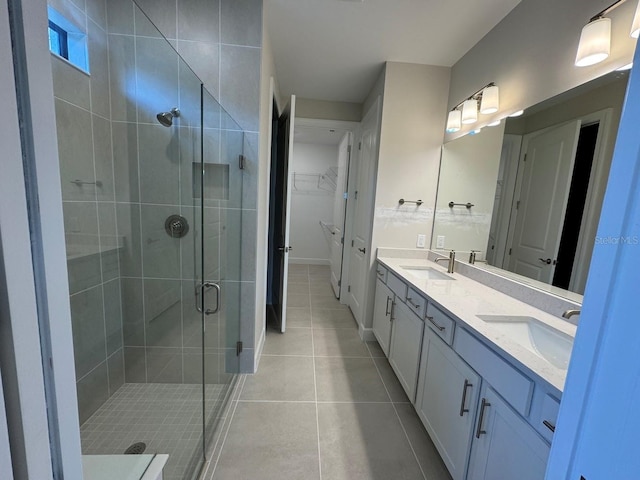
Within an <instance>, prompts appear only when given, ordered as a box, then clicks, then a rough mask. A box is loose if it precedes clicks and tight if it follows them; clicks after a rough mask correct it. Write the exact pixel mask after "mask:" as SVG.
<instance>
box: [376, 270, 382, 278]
mask: <svg viewBox="0 0 640 480" xmlns="http://www.w3.org/2000/svg"><path fill="white" fill-rule="evenodd" d="M376 273H377V274H378V276H379V277H384V272H383V271H381V270H376Z"/></svg>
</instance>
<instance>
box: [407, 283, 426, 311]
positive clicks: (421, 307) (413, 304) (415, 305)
mask: <svg viewBox="0 0 640 480" xmlns="http://www.w3.org/2000/svg"><path fill="white" fill-rule="evenodd" d="M407 307H409V310H411V311H412V312H413V313H415V314H416V315H418V316H419V317H420V318H424V312H425V308H426V307H427V301H426V300H425V299H424V297H423V296H422V295H421V294H420V293H418V292H416V291H415V290H414V289H413V288H409V291H408V292H407Z"/></svg>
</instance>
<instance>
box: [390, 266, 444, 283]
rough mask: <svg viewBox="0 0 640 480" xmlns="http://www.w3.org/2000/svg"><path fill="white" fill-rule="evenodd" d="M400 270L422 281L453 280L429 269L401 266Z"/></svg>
mask: <svg viewBox="0 0 640 480" xmlns="http://www.w3.org/2000/svg"><path fill="white" fill-rule="evenodd" d="M400 268H402V269H403V270H404V271H405V272H408V273H410V274H411V275H414V276H416V277H418V278H421V279H424V280H455V278H453V277H450V276H449V275H445V274H444V273H442V272H440V271H438V270H435V269H433V268H431V267H416V266H413V267H412V266H406V267H404V266H401V267H400Z"/></svg>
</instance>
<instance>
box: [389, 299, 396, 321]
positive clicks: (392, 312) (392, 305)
mask: <svg viewBox="0 0 640 480" xmlns="http://www.w3.org/2000/svg"><path fill="white" fill-rule="evenodd" d="M395 309H396V302H395V301H391V316H390V317H389V320H395V318H393V314H394V311H395Z"/></svg>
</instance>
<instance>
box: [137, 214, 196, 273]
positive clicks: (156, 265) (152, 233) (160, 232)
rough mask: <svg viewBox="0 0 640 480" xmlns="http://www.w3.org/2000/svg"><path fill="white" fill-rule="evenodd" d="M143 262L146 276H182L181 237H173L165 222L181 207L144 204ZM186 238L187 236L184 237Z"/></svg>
mask: <svg viewBox="0 0 640 480" xmlns="http://www.w3.org/2000/svg"><path fill="white" fill-rule="evenodd" d="M141 212H142V262H143V271H144V276H145V277H146V278H149V277H151V278H175V279H178V278H180V242H181V240H182V239H180V238H172V237H170V236H169V234H168V233H167V232H166V230H165V228H164V224H165V221H166V219H167V218H168V217H169V216H170V215H174V214H179V213H180V207H172V206H163V205H142V206H141ZM184 238H186V237H184Z"/></svg>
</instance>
